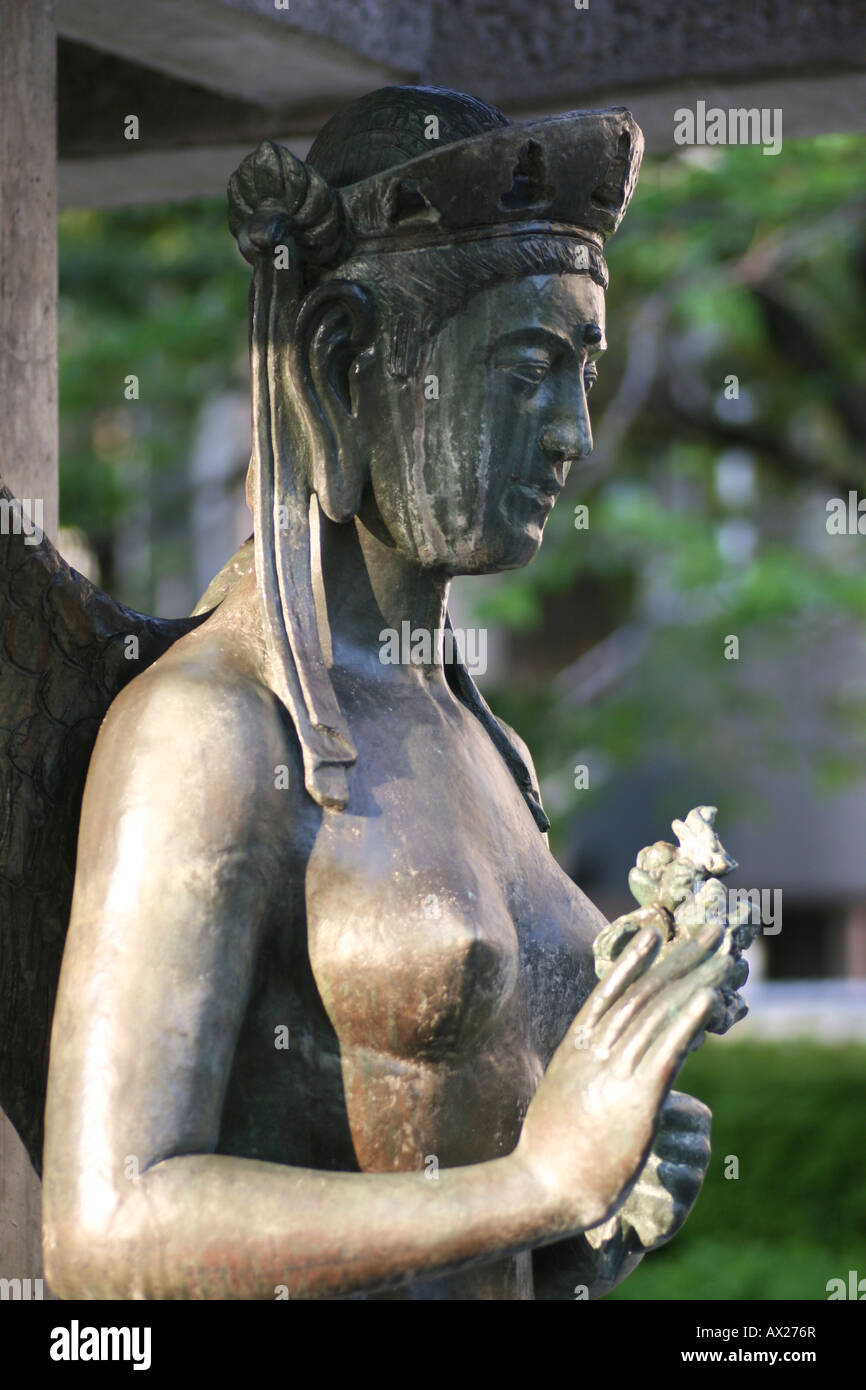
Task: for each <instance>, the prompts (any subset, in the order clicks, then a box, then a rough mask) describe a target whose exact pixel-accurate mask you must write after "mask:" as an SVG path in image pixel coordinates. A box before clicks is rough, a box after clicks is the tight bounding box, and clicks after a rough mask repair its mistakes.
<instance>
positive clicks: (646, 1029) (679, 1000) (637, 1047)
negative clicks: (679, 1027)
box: [611, 976, 701, 1072]
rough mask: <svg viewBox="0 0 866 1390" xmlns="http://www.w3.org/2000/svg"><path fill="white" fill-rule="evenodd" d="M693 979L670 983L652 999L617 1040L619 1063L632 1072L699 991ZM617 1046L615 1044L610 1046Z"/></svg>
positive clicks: (697, 983)
mask: <svg viewBox="0 0 866 1390" xmlns="http://www.w3.org/2000/svg"><path fill="white" fill-rule="evenodd" d="M700 988H701V986H700V983H699V982H696V980H695V978H694V976H686V978H685V979H677V980H673V981H671V982H670V983H669V984H668V985H666V987H665V988H664V989H663V990H661V991H660V992H659V993H658V994H657V995H656V996H655V998H654V999H652V1000H651V1001H650V1002H649V1003H648V1004H647V1005H646V1006H645V1008H644V1009H643V1011H642V1012H641V1013H640V1014H638V1015H637V1017H636V1018H633V1020H632V1022H631V1023H630V1025H629V1026H628V1027H627V1028H626V1029H624V1030H623V1031H622V1033H621V1034H620V1036H619V1037H618V1039H617V1040H616V1043H615V1047H616V1053H617V1062H618V1065H619V1066H620V1067H622V1068H623V1069H624V1070H625V1071H629V1072H632V1071H634V1069H635V1068H636V1066H637V1064H638V1062H639V1061H640V1060H641V1058H642V1057H643V1055H644V1053H645V1052H646V1051H647V1050H648V1048H649V1047H650V1046H651V1045H652V1044H653V1043H654V1042H655V1040H656V1038H657V1037H659V1035H660V1034H661V1033H663V1032H664V1030H665V1029H666V1028H668V1027H669V1026H670V1023H671V1020H672V1019H675V1018H676V1017H677V1016H678V1015H679V1014H681V1013H682V1012H683V1011H684V1009H686V1008H687V1006H688V1005H689V1004H690V1002H691V1000H692V999H693V998H694V997H695V995H696V993H697V992H698V991H699V990H700ZM611 1046H614V1044H611Z"/></svg>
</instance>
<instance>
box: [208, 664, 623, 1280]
mask: <svg viewBox="0 0 866 1390" xmlns="http://www.w3.org/2000/svg"><path fill="white" fill-rule="evenodd" d="M339 695H340V701H341V707H342V708H343V710H344V712H345V714H346V716H347V718H348V720H349V725H350V729H351V732H352V736H353V738H354V740H355V742H356V746H357V748H358V761H357V764H356V765H355V767H354V768H353V769H352V772H351V800H350V804H349V807H348V808H347V810H346V811H343V812H333V811H331V812H325V813H324V814H322V813H319V812H318V810H316V812H315V815H314V816H312V817H311V816H310V810H309V808H310V802H309V798H306V797H305V795H304V794H303V792H301V791H300V790H299V787H298V786H297V784H298V783H299V782H300V775H299V769H298V763H297V754H296V752H295V749H294V748H293V746H292V745H293V742H294V740H293V735H292V732H291V730H290V729H288V728H286V730H285V734H284V737H285V748H286V752H285V758H286V765H287V767H289V769H290V776H291V780H292V781H293V782H294V783H295V784H296V785H295V786H294V787H290V788H289V789H288V790H287V791H286V792H285V793H284V797H283V800H282V801H280V800H279V799H277V801H276V802H275V801H274V799H273V798H271V799H270V800H269V802H268V807H269V809H268V810H267V811H266V812H264V814H267V815H270V816H273V815H275V814H276V815H279V810H278V811H276V812H275V811H274V810H273V807H274V805H277V807H284V808H285V820H284V825H282V826H280V827H279V828H278V833H279V834H280V835H284V836H285V844H286V860H285V872H284V873H283V874H278V875H276V876H275V881H274V882H273V883H272V884H271V885H270V889H269V892H270V904H269V911H268V919H269V923H270V925H269V928H268V930H267V932H266V934H265V936H264V938H263V940H262V944H261V947H260V952H259V959H258V961H257V965H256V971H255V985H254V990H253V994H252V997H251V1000H250V1004H249V1007H248V1010H247V1016H246V1020H245V1024H244V1027H243V1029H242V1032H241V1036H240V1039H239V1043H238V1047H237V1050H236V1054H235V1060H234V1066H233V1070H232V1075H231V1078H230V1081H229V1086H228V1091H227V1096H226V1104H225V1108H224V1116H223V1125H222V1131H221V1135H220V1145H219V1147H220V1149H221V1150H222V1151H223V1152H227V1153H234V1154H238V1155H244V1156H249V1157H255V1158H261V1159H267V1160H270V1161H278V1162H283V1163H289V1164H295V1165H299V1166H302V1167H309V1168H326V1169H349V1170H357V1169H358V1168H360V1169H361V1170H363V1171H368V1172H392V1171H402V1170H417V1171H423V1172H426V1173H427V1174H428V1175H429V1180H430V1181H431V1182H435V1181H436V1180H437V1179H436V1177H435V1173H436V1171H437V1169H438V1168H445V1167H453V1166H459V1165H461V1164H471V1163H477V1162H482V1161H484V1160H485V1159H491V1158H497V1157H501V1156H503V1155H505V1154H507V1153H509V1152H510V1151H511V1150H512V1149H513V1147H514V1145H515V1143H516V1141H517V1138H518V1135H519V1132H520V1125H521V1122H522V1120H523V1116H524V1114H525V1112H526V1108H527V1106H528V1104H529V1101H530V1099H531V1098H532V1096H533V1094H534V1092H535V1089H536V1087H537V1086H538V1083H539V1081H540V1079H541V1076H542V1073H543V1070H544V1067H545V1066H546V1064H547V1061H548V1060H549V1058H550V1056H551V1054H552V1052H553V1051H554V1049H555V1048H556V1046H557V1045H558V1044H559V1042H560V1041H561V1040H562V1037H563V1035H564V1033H565V1030H566V1028H567V1026H568V1024H569V1022H570V1021H571V1019H572V1018H573V1017H574V1015H575V1013H576V1012H577V1010H578V1009H579V1008H580V1006H581V1004H582V1003H583V1001H584V999H585V998H586V995H587V994H588V992H589V990H590V988H591V986H592V983H593V976H592V973H591V972H592V966H591V959H592V957H591V949H590V948H591V942H592V940H593V938H594V937H595V935H596V934H597V932H598V931H599V930H600V928H601V927H602V926H603V925H604V919H603V918H602V917H601V915H600V914H599V913H598V912H597V911H596V909H595V908H594V907H593V906H592V904H590V903H589V902H588V900H587V899H586V898H585V897H584V896H583V894H582V893H581V892H580V890H579V889H577V888H576V887H575V885H574V884H573V883H572V881H571V880H570V879H569V878H568V877H567V876H566V875H565V874H563V872H562V871H561V870H560V868H559V866H558V865H557V863H556V861H555V860H554V858H553V857H552V855H551V854H550V852H549V849H548V848H547V845H546V842H545V840H544V837H543V836H542V835H541V834H540V832H539V830H538V829H537V827H536V825H535V822H534V820H533V818H532V816H531V814H530V812H529V810H528V808H527V806H526V804H525V802H524V800H523V798H522V796H521V793H520V791H519V789H518V787H517V785H516V783H515V781H514V779H513V777H512V775H511V773H510V771H509V769H508V768H507V766H506V764H505V762H504V760H503V759H502V757H501V755H500V754H499V752H498V751H497V749H496V748H495V747H494V745H493V743H492V741H491V740H490V738H489V736H488V734H487V733H486V731H485V730H484V728H483V727H482V725H481V724H480V723H479V722H478V720H476V719H475V717H474V716H473V715H472V714H471V712H470V711H469V710H467V709H466V708H465V707H464V706H463V705H462V704H461V703H460V702H459V701H458V700H457V699H456V697H454V696H453V695H452V694H451V692H450V691H449V690H448V688H447V687H446V686H445V684H444V682H442V683H439V684H435V685H434V686H431V687H428V686H427V685H426V684H425V683H421V684H417V683H411V682H406V681H404V682H401V683H399V684H396V685H390V686H388V685H386V684H385V682H384V678H383V681H382V685H381V688H379V689H376V688H375V685H374V684H371V683H369V682H364V681H360V682H359V681H358V680H357V679H351V680H346V681H345V682H344V683H343V688H342V689H340V690H339ZM302 808H303V809H302ZM299 810H301V817H300V819H299V817H298V815H297V812H298V811H299ZM293 812H294V813H295V814H293ZM272 829H277V827H269V828H268V833H270V831H271V830H272ZM528 1268H529V1266H528V1262H527V1260H517V1261H497V1262H495V1264H494V1265H492V1266H485V1267H483V1268H482V1269H481V1270H480V1271H470V1272H469V1273H468V1274H464V1275H462V1276H460V1277H459V1279H458V1280H457V1284H459V1285H460V1286H461V1289H462V1286H463V1285H464V1284H465V1285H466V1288H465V1290H464V1291H463V1292H461V1291H460V1290H458V1291H455V1287H454V1281H453V1280H451V1281H445V1282H447V1285H448V1288H447V1294H446V1293H445V1292H444V1291H443V1290H444V1283H443V1282H442V1281H437V1283H435V1284H433V1285H425V1286H423V1292H421V1293H420V1294H419V1293H418V1292H416V1294H415V1296H422V1297H436V1296H440V1297H441V1296H447V1297H449V1298H453V1297H460V1296H466V1297H521V1296H530V1297H531V1292H529V1293H527V1288H530V1289H531V1282H530V1283H529V1284H527V1279H526V1272H527V1270H528ZM410 1296H412V1295H411V1294H410Z"/></svg>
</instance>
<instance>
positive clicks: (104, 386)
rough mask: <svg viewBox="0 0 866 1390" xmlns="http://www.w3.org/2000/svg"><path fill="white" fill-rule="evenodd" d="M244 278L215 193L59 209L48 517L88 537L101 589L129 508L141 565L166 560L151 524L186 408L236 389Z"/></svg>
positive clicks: (180, 472) (241, 371)
mask: <svg viewBox="0 0 866 1390" xmlns="http://www.w3.org/2000/svg"><path fill="white" fill-rule="evenodd" d="M248 285H249V272H248V269H247V267H246V266H245V264H244V262H243V260H242V259H241V257H240V255H239V254H238V252H237V249H236V247H235V243H234V241H233V239H232V237H231V236H230V234H229V232H228V228H227V226H226V220H225V208H224V205H223V204H222V203H220V202H216V201H211V200H207V201H202V202H194V203H185V204H183V205H182V206H180V207H174V206H171V207H152V208H150V207H149V208H133V209H125V210H122V211H99V212H67V213H64V214H63V215H62V216H61V218H60V300H59V346H60V422H61V473H60V488H61V494H60V495H61V519H62V521H63V523H64V525H71V526H78V527H80V528H81V529H82V530H83V531H85V533H86V534H88V535H89V536H90V538H91V540H92V541H93V543H94V544H95V545H96V548H97V550H98V551H99V553H100V556H101V558H102V559H103V562H104V564H106V568H107V571H108V572H107V573H106V574H105V575H104V582H105V584H106V586H107V587H111V582H112V575H111V563H110V562H111V542H112V536H113V531H114V528H115V526H116V524H117V523H118V521H120V520H121V519H123V518H124V517H125V516H128V515H129V514H130V513H133V512H135V510H136V509H137V508H140V507H141V506H142V505H145V506H146V507H147V508H148V509H152V510H153V512H154V518H153V521H152V523H151V525H152V533H153V536H154V539H155V541H156V549H155V553H154V556H153V569H154V572H155V573H156V574H159V575H161V576H164V575H165V573H166V570H167V568H170V565H171V552H170V548H168V547H166V546H162V547H160V546H159V537H160V536H161V535H162V534H163V532H164V530H165V529H171V527H170V526H169V527H168V528H166V526H165V525H163V524H161V523H163V522H164V521H165V518H166V515H167V514H168V513H170V512H174V513H176V512H177V511H178V510H181V511H182V509H183V507H184V505H185V502H186V492H187V482H186V472H187V460H188V456H189V450H190V445H191V441H192V435H193V428H194V424H195V420H196V416H197V414H198V411H199V409H200V408H201V406H202V404H203V403H204V402H205V401H206V400H207V399H208V397H209V396H211V395H213V394H215V393H218V392H220V391H222V390H225V389H226V388H227V387H229V386H238V385H240V386H241V387H245V382H246V379H247V361H246V331H247V330H246V316H247V309H246V299H247V291H248ZM129 375H135V376H136V377H137V378H138V382H139V397H138V399H137V400H127V399H126V397H125V386H124V383H125V380H126V378H127V376H129ZM170 519H171V520H173V521H174V522H175V523H176V521H177V517H176V516H175V517H173V518H170ZM180 563H181V564H182V563H183V559H182V557H180ZM118 597H120V598H124V597H126V596H125V595H124V594H118ZM133 597H135V598H137V599H138V601H139V602H147V601H148V597H149V595H148V594H147V593H144V594H141V595H135V596H133Z"/></svg>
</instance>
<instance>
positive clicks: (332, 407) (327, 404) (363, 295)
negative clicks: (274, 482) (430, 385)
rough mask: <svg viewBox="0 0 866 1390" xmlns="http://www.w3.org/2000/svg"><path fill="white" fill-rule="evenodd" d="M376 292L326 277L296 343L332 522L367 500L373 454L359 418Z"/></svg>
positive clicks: (313, 466)
mask: <svg viewBox="0 0 866 1390" xmlns="http://www.w3.org/2000/svg"><path fill="white" fill-rule="evenodd" d="M374 326H375V311H374V305H373V299H372V296H371V295H370V294H369V293H368V291H366V290H365V289H363V288H362V287H361V286H360V285H356V284H353V283H352V282H351V281H348V280H327V281H325V283H324V284H322V285H319V286H318V287H317V288H316V289H315V290H313V291H312V292H311V293H310V294H309V295H307V297H306V299H305V300H304V302H303V304H302V306H301V309H300V311H299V313H298V318H297V323H296V328H295V342H296V346H297V359H296V360H297V361H298V363H299V365H300V368H301V378H302V379H301V381H300V382H297V381H294V382H292V383H290V385H289V389H290V390H294V391H297V390H298V389H299V388H300V390H301V391H303V393H304V396H305V402H304V404H305V407H306V414H307V424H308V426H309V434H308V438H309V448H310V455H309V460H308V462H309V470H310V484H311V486H312V488H313V489H314V491H315V492H316V494H317V496H318V498H319V502H320V504H321V507H322V510H323V511H324V512H325V514H326V516H328V517H330V519H331V520H332V521H348V520H349V518H350V517H352V516H354V515H355V514H356V513H357V511H358V508H359V506H360V504H361V494H362V492H363V490H364V485H365V483H366V481H367V458H366V454H367V451H366V448H365V446H364V440H363V434H362V430H361V426H360V420H359V418H358V410H357V404H358V397H357V393H358V374H359V368H360V367H361V365H362V364H361V363H360V362H359V357H360V354H361V353H363V352H364V350H365V349H366V348H367V347H368V346H369V344H370V343H371V342H372V339H373V330H374Z"/></svg>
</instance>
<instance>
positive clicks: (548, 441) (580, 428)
mask: <svg viewBox="0 0 866 1390" xmlns="http://www.w3.org/2000/svg"><path fill="white" fill-rule="evenodd" d="M541 447H542V449H544V451H545V453H547V454H550V455H551V456H552V457H553V458H555V459H561V460H564V461H566V462H568V463H571V462H573V461H574V460H575V459H583V458H586V457H587V456H588V455H589V454H591V453H592V427H591V426H590V423H589V413H588V411H587V408H586V399H585V397H583V395H582V393H581V400H580V403H579V405H578V404H577V403H576V402H575V403H574V405H573V406H572V407H571V409H570V410H569V411H568V413H567V414H566V413H563V414H562V415H561V416H560V417H559V418H557V419H556V420H553V421H551V423H550V424H548V425H546V426H545V428H544V430H543V431H542V434H541Z"/></svg>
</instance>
